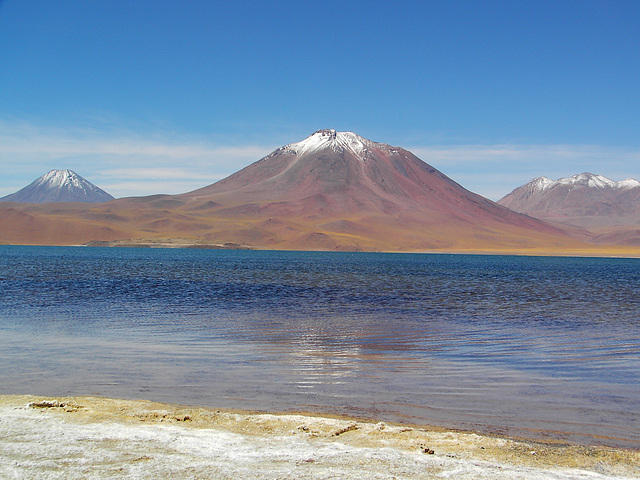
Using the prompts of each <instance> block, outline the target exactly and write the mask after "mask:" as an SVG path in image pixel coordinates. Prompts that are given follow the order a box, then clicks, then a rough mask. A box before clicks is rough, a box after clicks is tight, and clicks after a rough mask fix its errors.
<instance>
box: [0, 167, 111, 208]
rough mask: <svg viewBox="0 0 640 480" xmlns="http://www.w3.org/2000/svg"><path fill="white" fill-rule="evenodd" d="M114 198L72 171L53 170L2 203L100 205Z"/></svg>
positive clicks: (3, 199) (1, 199)
mask: <svg viewBox="0 0 640 480" xmlns="http://www.w3.org/2000/svg"><path fill="white" fill-rule="evenodd" d="M109 200H113V197H112V196H111V195H109V194H108V193H107V192H105V191H104V190H102V189H100V188H98V187H96V186H95V185H94V184H93V183H91V182H90V181H88V180H86V179H85V178H83V177H81V176H80V175H78V174H77V173H76V172H74V171H72V170H51V171H50V172H48V173H46V174H44V175H43V176H41V177H40V178H38V179H36V180H34V181H33V182H32V183H30V184H29V185H27V186H26V187H24V188H22V189H20V190H18V191H17V192H15V193H12V194H10V195H7V196H6V197H2V198H0V202H22V203H50V202H87V203H100V202H108V201H109Z"/></svg>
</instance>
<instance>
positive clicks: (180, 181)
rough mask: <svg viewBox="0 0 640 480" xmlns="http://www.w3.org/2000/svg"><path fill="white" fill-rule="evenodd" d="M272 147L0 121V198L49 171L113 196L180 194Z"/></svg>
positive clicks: (217, 178)
mask: <svg viewBox="0 0 640 480" xmlns="http://www.w3.org/2000/svg"><path fill="white" fill-rule="evenodd" d="M274 148H276V146H274V145H224V144H220V143H218V144H216V143H213V142H211V141H208V140H206V139H204V138H199V137H187V136H180V135H175V134H167V133H155V134H149V135H142V134H138V133H134V132H131V131H127V130H124V129H109V130H106V131H101V130H97V129H80V128H69V129H63V128H57V127H39V126H35V125H33V124H28V123H16V122H8V121H0V165H1V167H2V172H3V175H2V179H1V180H0V183H1V184H0V196H2V195H6V194H8V193H12V192H14V191H16V190H17V189H19V188H22V187H23V186H25V185H27V184H28V183H30V182H31V181H33V180H35V179H36V178H37V177H39V176H40V175H42V174H44V173H46V172H47V171H49V170H51V169H55V168H70V169H72V170H75V171H76V172H77V173H79V174H80V175H82V176H84V177H86V178H87V179H88V180H89V181H91V182H93V183H95V184H96V185H98V186H100V187H101V188H103V189H105V190H107V191H108V192H109V193H111V194H112V195H114V196H116V197H121V196H132V195H145V194H149V193H158V192H163V193H183V192H186V191H189V190H193V189H196V188H199V187H203V186H205V185H208V184H210V183H213V182H215V181H217V180H220V179H221V178H224V177H225V176H227V175H229V174H231V173H233V172H235V171H237V170H239V169H240V168H243V167H245V166H246V165H248V164H250V163H252V162H254V161H256V160H258V159H260V158H261V157H263V156H264V155H266V154H268V153H269V152H270V151H272V150H273V149H274Z"/></svg>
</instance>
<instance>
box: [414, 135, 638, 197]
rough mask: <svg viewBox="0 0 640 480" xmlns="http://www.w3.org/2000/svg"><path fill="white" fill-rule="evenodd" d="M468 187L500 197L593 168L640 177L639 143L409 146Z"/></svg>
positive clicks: (619, 176) (620, 176) (617, 175)
mask: <svg viewBox="0 0 640 480" xmlns="http://www.w3.org/2000/svg"><path fill="white" fill-rule="evenodd" d="M408 149H409V150H411V151H412V152H413V153H414V154H415V155H417V156H418V157H420V158H421V159H422V160H424V161H425V162H427V163H429V164H431V165H432V166H434V167H436V168H438V169H439V170H441V171H442V172H443V173H445V174H446V175H448V176H450V177H451V178H453V179H454V180H455V181H457V182H458V183H460V184H462V185H463V186H464V187H466V188H468V189H470V190H472V191H474V192H476V193H479V194H481V195H483V196H485V197H487V198H491V199H493V200H497V199H499V198H501V197H503V196H504V195H506V194H507V193H509V192H511V191H512V190H513V189H514V188H516V187H518V186H520V185H522V184H523V183H526V182H528V181H529V180H531V179H533V178H535V177H539V176H543V175H544V176H547V177H550V178H553V179H557V178H560V177H567V176H571V175H574V174H576V173H582V172H585V171H590V172H592V173H597V174H601V175H605V176H607V177H610V178H612V179H613V180H623V179H625V178H630V177H631V178H636V179H640V149H638V148H625V147H610V146H601V145H517V144H514V145H436V146H427V147H425V146H415V147H409V148H408Z"/></svg>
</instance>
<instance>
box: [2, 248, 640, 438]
mask: <svg viewBox="0 0 640 480" xmlns="http://www.w3.org/2000/svg"><path fill="white" fill-rule="evenodd" d="M0 292H1V298H0V332H1V333H2V336H1V338H0V385H1V387H0V391H1V392H2V393H36V394H99V395H106V396H120V397H129V398H131V397H134V398H150V399H157V400H161V401H168V402H178V403H186V404H201V405H210V406H219V407H228V408H248V409H259V410H279V411H282V410H314V411H320V412H335V413H341V414H349V415H359V416H363V417H368V418H381V419H386V420H388V421H405V422H414V423H428V424H436V425H443V426H453V427H459V428H474V429H479V430H482V431H484V432H499V433H512V434H519V435H525V436H537V437H540V436H543V437H544V436H552V437H559V438H569V439H571V440H575V441H585V442H591V443H597V442H603V443H607V444H611V445H636V446H637V445H640V434H639V433H638V432H640V413H639V412H640V386H639V384H640V381H639V380H640V378H639V376H640V375H639V373H638V372H640V369H639V367H640V330H639V328H638V326H639V325H638V323H639V322H640V320H639V319H640V315H639V313H640V263H639V262H638V261H637V260H624V259H570V258H537V257H530V258H525V257H492V256H486V257H483V256H464V255H461V256H453V255H394V254H337V253H300V252H297V253H296V252H247V251H237V252H233V251H192V250H150V249H99V248H96V249H88V248H47V247H0ZM552 431H556V432H565V433H564V434H561V433H551V432H552Z"/></svg>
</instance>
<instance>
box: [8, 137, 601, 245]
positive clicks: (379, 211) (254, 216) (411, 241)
mask: <svg viewBox="0 0 640 480" xmlns="http://www.w3.org/2000/svg"><path fill="white" fill-rule="evenodd" d="M11 209H12V211H10V212H9V211H7V210H5V211H4V212H3V211H2V207H0V227H1V226H2V224H3V222H5V224H8V223H6V222H8V220H6V221H5V220H3V218H4V219H6V218H11V222H12V225H13V226H14V233H15V234H14V235H13V237H11V238H12V239H13V240H9V239H8V235H5V234H4V232H3V230H0V232H3V233H0V241H3V242H5V243H7V242H8V241H13V242H16V241H17V242H18V243H42V242H46V243H51V244H68V243H76V244H77V243H87V242H94V244H95V242H103V244H110V245H123V244H133V245H137V244H153V245H192V246H214V245H216V246H233V247H247V248H260V249H292V250H347V251H358V250H362V251H452V252H453V251H456V252H514V253H516V252H517V253H554V252H564V253H568V252H574V251H584V250H589V249H590V248H591V247H589V246H588V245H585V244H584V243H582V242H581V241H579V240H576V239H575V238H573V237H572V236H571V235H570V234H568V233H567V232H566V231H565V230H564V229H563V228H561V227H558V226H551V225H549V224H547V223H545V222H543V221H540V220H537V219H534V218H532V217H529V216H527V215H523V214H519V213H516V212H514V211H512V210H509V209H508V208H506V207H503V206H501V205H498V204H497V203H495V202H492V201H490V200H488V199H486V198H484V197H482V196H480V195H477V194H475V193H472V192H470V191H468V190H466V189H465V188H463V187H462V186H461V185H459V184H458V183H456V182H455V181H453V180H451V179H450V178H448V177H447V176H446V175H444V174H443V173H441V172H439V171H438V170H437V169H435V168H434V167H432V166H430V165H428V164H427V163H425V162H423V161H422V160H420V159H419V158H417V157H416V156H415V155H413V154H412V153H411V152H409V151H407V150H405V149H403V148H399V147H392V146H390V145H387V144H385V143H378V142H373V141H370V140H367V139H365V138H363V137H360V136H359V135H356V134H355V133H352V132H337V131H335V130H329V129H327V130H318V131H317V132H315V133H313V134H312V135H311V136H309V137H308V138H306V139H304V140H302V141H300V142H297V143H291V144H288V145H285V146H283V147H280V148H278V149H276V150H275V151H274V152H272V153H270V154H269V155H267V156H266V157H264V158H262V159H260V160H258V161H257V162H255V163H253V164H251V165H249V166H247V167H246V168H244V169H242V170H240V171H238V172H236V173H234V174H233V175H231V176H229V177H227V178H225V179H223V180H220V181H219V182H216V183H214V184H211V185H208V186H206V187H203V188H200V189H198V190H195V191H192V192H188V193H184V194H180V195H154V196H149V197H133V198H125V199H118V200H114V201H111V202H108V203H105V204H96V205H92V206H79V205H78V204H74V205H73V206H65V205H64V204H60V206H59V207H58V208H55V209H54V208H52V207H50V206H49V207H47V206H34V205H30V206H28V207H24V206H20V205H19V204H12V207H11ZM20 225H23V226H24V228H23V227H20ZM39 225H46V227H47V228H48V231H49V232H50V234H48V237H49V239H48V240H46V239H44V237H43V235H41V234H40V235H39V236H38V239H37V240H35V241H34V239H33V235H35V234H36V233H38V232H40V229H39ZM16 226H17V227H16ZM21 228H23V230H20V229H21ZM29 235H31V238H26V237H29ZM105 242H106V243H105Z"/></svg>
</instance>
